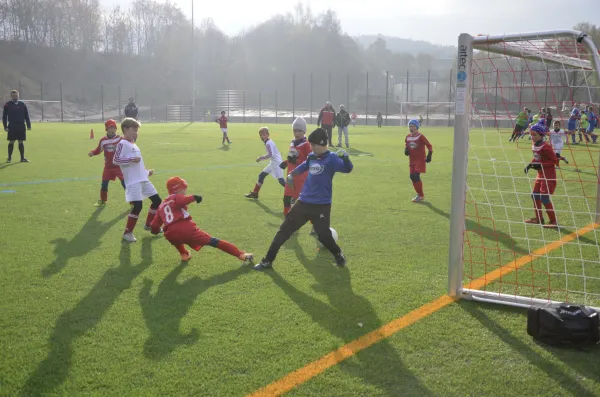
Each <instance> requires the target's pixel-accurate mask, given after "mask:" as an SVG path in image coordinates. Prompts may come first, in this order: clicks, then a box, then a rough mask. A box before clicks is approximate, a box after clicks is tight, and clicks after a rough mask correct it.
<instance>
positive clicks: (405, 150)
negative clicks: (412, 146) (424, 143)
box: [404, 147, 409, 156]
mask: <svg viewBox="0 0 600 397" xmlns="http://www.w3.org/2000/svg"><path fill="white" fill-rule="evenodd" d="M408 153H409V151H408V148H407V147H405V148H404V155H405V156H408Z"/></svg>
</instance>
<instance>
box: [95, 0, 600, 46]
mask: <svg viewBox="0 0 600 397" xmlns="http://www.w3.org/2000/svg"><path fill="white" fill-rule="evenodd" d="M160 1H164V0H160ZM130 2H131V1H128V0H120V1H119V0H100V3H101V4H102V5H104V6H112V5H115V4H120V5H121V8H124V7H127V4H128V3H130ZM170 2H171V3H174V4H176V5H178V6H179V7H180V8H181V9H182V10H183V11H184V12H185V13H186V14H188V15H190V16H191V7H192V0H170ZM193 2H194V18H195V20H196V21H198V22H199V21H200V20H201V19H202V18H207V17H211V18H212V19H213V20H214V21H215V24H216V25H217V26H218V27H219V28H220V29H221V30H222V31H223V32H225V33H226V34H228V35H235V34H237V33H239V32H240V31H243V30H244V29H248V28H251V27H252V26H255V25H258V24H260V23H261V22H262V21H265V20H267V19H269V18H270V17H271V16H273V15H276V14H285V13H287V12H292V11H293V10H294V7H295V5H296V4H297V3H298V0H218V1H217V0H211V1H207V0H193ZM570 2H571V1H570V0H427V1H417V0H318V1H315V0H311V1H303V4H305V5H308V6H310V8H311V9H312V11H313V14H319V13H321V12H323V11H325V10H327V9H332V10H334V11H335V12H336V13H337V16H338V18H339V19H340V21H341V24H342V30H343V31H344V32H346V33H347V34H349V35H351V36H358V35H362V34H383V35H385V36H395V37H401V38H408V39H414V40H424V41H429V42H431V43H435V44H442V45H456V42H457V38H458V35H459V34H460V33H470V34H473V35H476V34H493V35H495V34H502V33H522V32H531V31H541V30H553V29H570V28H572V27H573V25H575V24H576V23H578V22H591V23H594V24H596V25H600V0H577V1H576V2H575V1H573V4H576V8H575V7H574V6H573V5H572V6H568V5H567V4H569V3H570Z"/></svg>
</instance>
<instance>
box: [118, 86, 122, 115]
mask: <svg viewBox="0 0 600 397" xmlns="http://www.w3.org/2000/svg"><path fill="white" fill-rule="evenodd" d="M117 90H118V91H119V92H118V97H119V99H118V106H119V120H121V118H122V117H121V86H118V87H117Z"/></svg>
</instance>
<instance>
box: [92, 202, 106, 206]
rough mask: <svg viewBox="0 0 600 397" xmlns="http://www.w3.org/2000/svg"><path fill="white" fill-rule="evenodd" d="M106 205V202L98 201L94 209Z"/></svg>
mask: <svg viewBox="0 0 600 397" xmlns="http://www.w3.org/2000/svg"><path fill="white" fill-rule="evenodd" d="M105 205H106V201H102V200H98V202H97V203H96V204H94V207H104V206H105Z"/></svg>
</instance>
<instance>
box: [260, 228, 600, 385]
mask: <svg viewBox="0 0 600 397" xmlns="http://www.w3.org/2000/svg"><path fill="white" fill-rule="evenodd" d="M599 226H600V225H598V224H596V223H592V224H589V225H587V226H585V227H583V228H581V229H579V230H576V231H574V232H573V233H570V234H568V235H566V236H564V237H563V238H561V239H560V240H557V241H554V242H552V243H550V244H547V245H545V246H544V247H542V248H538V249H536V250H535V251H533V252H532V253H531V254H529V255H525V256H522V257H520V258H518V259H516V260H514V261H512V262H509V263H507V264H506V265H504V266H502V267H500V268H498V269H496V270H494V271H492V272H490V273H487V274H485V275H484V276H482V277H479V278H478V279H475V280H473V281H471V282H469V283H468V285H466V286H465V288H470V289H480V288H481V287H484V286H486V285H487V284H489V283H491V282H493V281H495V280H497V279H498V278H500V277H502V276H504V275H506V274H509V273H511V272H513V271H515V270H517V269H519V268H520V267H522V266H524V265H526V264H528V263H530V262H531V261H533V260H534V259H535V258H536V257H538V256H541V255H545V254H547V253H549V252H551V251H554V250H555V249H557V248H559V247H561V246H562V245H564V244H565V243H568V242H570V241H573V240H575V239H576V238H578V237H579V236H582V235H584V234H586V233H589V232H591V231H592V230H594V229H596V228H598V227H599ZM452 302H454V299H453V298H451V297H449V296H448V295H444V296H441V297H439V298H437V299H436V300H434V301H432V302H429V303H427V304H425V305H423V306H421V307H419V308H417V309H415V310H413V311H411V312H410V313H408V314H406V315H404V316H402V317H399V318H397V319H395V320H393V321H391V322H389V323H387V324H385V325H383V326H381V327H380V328H378V329H376V330H374V331H371V332H369V333H368V334H365V335H363V336H361V337H360V338H358V339H355V340H353V341H352V342H349V343H348V344H346V345H344V346H342V347H340V348H338V349H337V350H334V351H332V352H331V353H328V354H326V355H324V356H323V357H321V358H319V359H318V360H316V361H313V362H311V363H309V364H307V365H305V366H304V367H302V368H299V369H297V370H295V371H294V372H291V373H289V374H288V375H286V376H284V377H283V378H280V379H278V380H276V381H274V382H273V383H271V384H269V385H267V386H265V387H263V388H262V389H259V390H257V391H256V392H254V393H252V394H249V395H248V397H266V396H280V395H282V394H284V393H287V392H288V391H290V390H292V389H293V388H294V387H296V386H299V385H301V384H302V383H304V382H306V381H308V380H310V379H311V378H313V377H315V376H317V375H319V374H321V373H323V372H325V370H327V369H329V368H331V367H333V366H334V365H337V364H339V363H341V362H342V361H344V360H346V359H347V358H350V357H352V356H353V355H355V354H356V353H358V352H359V351H361V350H363V349H366V348H367V347H369V346H371V345H373V344H375V343H377V342H380V341H381V340H383V339H385V338H388V337H390V336H391V335H393V334H395V333H396V332H398V331H400V330H401V329H404V328H406V327H408V326H409V325H412V324H414V323H415V322H417V321H419V320H420V319H422V318H424V317H427V316H429V315H430V314H432V313H435V312H436V311H438V310H440V309H442V308H443V307H446V306H448V305H449V304H450V303H452Z"/></svg>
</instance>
